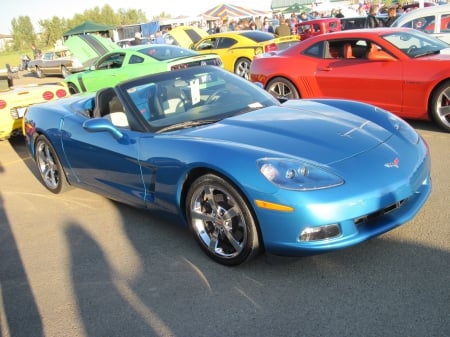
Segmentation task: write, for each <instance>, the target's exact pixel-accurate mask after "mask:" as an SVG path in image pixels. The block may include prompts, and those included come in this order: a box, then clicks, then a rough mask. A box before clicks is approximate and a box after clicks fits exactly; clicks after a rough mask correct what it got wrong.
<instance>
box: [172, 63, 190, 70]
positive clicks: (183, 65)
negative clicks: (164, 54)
mask: <svg viewBox="0 0 450 337" xmlns="http://www.w3.org/2000/svg"><path fill="white" fill-rule="evenodd" d="M187 67H188V65H187V64H175V65H173V66H171V67H170V70H178V69H186V68H187Z"/></svg>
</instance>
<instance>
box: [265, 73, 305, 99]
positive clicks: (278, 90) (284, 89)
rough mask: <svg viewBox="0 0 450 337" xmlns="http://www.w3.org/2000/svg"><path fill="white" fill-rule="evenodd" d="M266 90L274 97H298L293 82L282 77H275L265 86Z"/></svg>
mask: <svg viewBox="0 0 450 337" xmlns="http://www.w3.org/2000/svg"><path fill="white" fill-rule="evenodd" d="M266 90H267V92H268V93H269V94H271V95H272V96H273V97H275V98H276V99H278V100H280V99H282V100H286V99H299V98H300V94H299V92H298V90H297V88H296V87H295V85H294V83H292V82H291V81H289V80H288V79H285V78H283V77H275V78H274V79H272V80H271V81H270V82H269V83H268V84H267V87H266Z"/></svg>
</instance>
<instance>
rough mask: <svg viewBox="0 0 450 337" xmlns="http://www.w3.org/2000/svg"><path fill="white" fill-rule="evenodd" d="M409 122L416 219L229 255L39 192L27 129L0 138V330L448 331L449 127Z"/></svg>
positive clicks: (128, 213)
mask: <svg viewBox="0 0 450 337" xmlns="http://www.w3.org/2000/svg"><path fill="white" fill-rule="evenodd" d="M26 75H27V74H26ZM22 79H23V80H22V81H23V82H25V80H30V81H33V80H35V79H33V78H31V79H30V77H29V76H22ZM57 80H60V79H58V78H47V79H42V81H50V82H55V81H57ZM411 123H412V125H413V126H414V127H415V128H416V129H417V130H418V131H419V132H420V134H421V135H422V136H423V137H424V138H425V139H426V141H427V142H428V143H429V146H430V151H431V156H432V179H433V192H432V194H431V196H430V198H429V200H428V202H427V204H426V205H425V207H424V208H423V209H422V210H421V211H420V213H419V214H418V215H417V217H416V218H415V219H413V220H412V221H410V222H409V223H407V224H405V225H403V226H401V227H399V228H398V229H395V230H393V231H391V232H389V233H387V234H385V235H382V236H380V237H378V238H376V239H373V240H370V241H368V242H366V243H363V244H361V245H358V246H356V247H353V248H350V249H345V250H341V251H338V252H335V253H331V254H325V255H319V256H312V257H305V258H280V257H273V256H267V255H262V256H261V257H259V258H257V259H256V260H253V261H252V262H250V263H248V264H245V265H242V266H239V267H234V268H228V267H224V266H222V265H219V264H216V263H214V262H213V261H211V260H209V259H208V258H207V257H206V256H205V255H204V254H203V253H202V252H201V250H200V249H199V248H198V247H197V245H196V243H195V241H194V240H193V238H192V237H191V235H190V233H189V232H188V230H187V229H184V228H182V227H180V226H179V225H178V224H177V223H170V222H168V221H166V220H165V219H161V218H156V217H154V216H152V215H151V214H149V213H147V212H145V211H142V210H136V209H133V208H130V207H128V206H125V205H122V204H119V203H116V202H113V201H110V200H108V199H105V198H103V197H101V196H98V195H95V194H92V193H89V192H86V191H82V190H79V189H72V190H70V191H68V192H67V193H65V194H62V195H54V194H52V193H50V192H48V191H47V190H46V189H45V188H44V187H43V185H42V184H41V183H40V181H39V179H38V176H37V174H38V173H37V170H36V169H35V166H34V163H33V162H32V159H31V158H30V156H29V154H28V152H27V150H26V148H25V144H24V141H23V139H22V138H21V137H14V138H11V139H10V140H9V141H3V142H0V336H2V337H7V336H8V337H9V336H24V337H40V336H49V337H62V336H74V337H84V336H95V337H100V336H104V337H112V336H122V337H123V336H130V337H131V336H133V337H137V336H179V337H182V336H239V337H245V336H259V337H269V336H270V337H274V336H308V337H310V336H366V337H368V336H395V337H399V336H418V337H419V336H420V337H422V336H450V305H449V303H450V207H449V206H450V175H449V168H450V146H449V145H450V134H447V133H443V132H440V131H439V130H438V129H437V128H435V127H434V126H433V125H432V124H430V123H422V122H411Z"/></svg>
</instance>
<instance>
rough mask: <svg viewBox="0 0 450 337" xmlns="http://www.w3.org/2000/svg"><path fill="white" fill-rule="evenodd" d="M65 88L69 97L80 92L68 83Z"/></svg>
mask: <svg viewBox="0 0 450 337" xmlns="http://www.w3.org/2000/svg"><path fill="white" fill-rule="evenodd" d="M67 88H68V89H69V93H70V94H71V95H74V94H78V93H79V92H80V91H79V90H78V88H77V87H76V85H75V84H73V83H68V84H67Z"/></svg>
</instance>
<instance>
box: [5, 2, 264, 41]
mask: <svg viewBox="0 0 450 337" xmlns="http://www.w3.org/2000/svg"><path fill="white" fill-rule="evenodd" d="M221 3H229V4H234V5H237V6H241V7H246V8H251V9H258V10H270V5H271V3H272V1H271V0H234V1H233V0H230V1H226V0H225V1H220V0H217V1H215V0H159V1H155V0H150V1H142V0H126V1H123V0H95V1H92V0H69V1H59V0H39V1H29V0H12V2H9V1H2V4H1V5H0V34H10V33H11V20H12V19H13V18H18V17H19V16H29V17H30V19H31V23H32V24H33V27H34V30H35V31H36V32H38V31H39V29H40V27H39V25H38V22H39V20H46V19H49V20H50V19H51V18H53V17H54V16H58V17H61V18H66V19H70V18H72V17H73V16H74V14H81V13H83V12H84V11H85V10H86V9H91V8H94V7H99V8H102V7H103V6H104V5H105V4H109V5H110V6H111V7H112V8H113V9H114V10H115V11H117V10H118V9H119V8H124V9H141V10H142V11H143V12H144V13H145V15H146V16H147V19H148V20H151V19H152V18H153V17H154V16H157V15H158V14H160V13H162V12H165V13H169V14H171V16H172V17H176V16H179V15H188V16H191V15H192V16H195V15H198V14H200V13H203V12H205V11H207V10H208V9H210V8H213V7H215V6H217V5H218V4H221Z"/></svg>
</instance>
